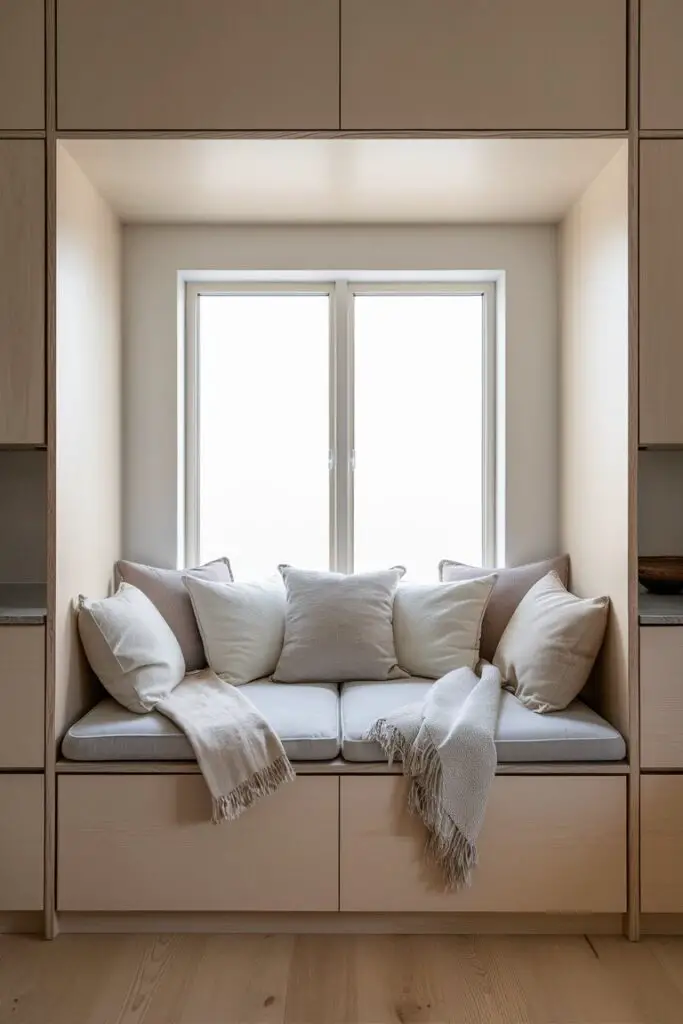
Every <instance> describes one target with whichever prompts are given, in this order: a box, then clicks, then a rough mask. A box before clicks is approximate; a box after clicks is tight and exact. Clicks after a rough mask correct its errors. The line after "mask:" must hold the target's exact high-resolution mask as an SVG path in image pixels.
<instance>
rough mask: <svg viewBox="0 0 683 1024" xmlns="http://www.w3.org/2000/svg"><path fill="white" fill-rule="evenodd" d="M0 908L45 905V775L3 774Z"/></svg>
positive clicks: (0, 781) (0, 785)
mask: <svg viewBox="0 0 683 1024" xmlns="http://www.w3.org/2000/svg"><path fill="white" fill-rule="evenodd" d="M0 822H1V823H2V827H1V828H0V911H4V910H40V909H41V908H42V906H43V776H42V775H0Z"/></svg>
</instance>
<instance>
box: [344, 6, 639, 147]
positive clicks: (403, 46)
mask: <svg viewBox="0 0 683 1024" xmlns="http://www.w3.org/2000/svg"><path fill="white" fill-rule="evenodd" d="M341 5H342V6H341V11H342V19H341V23H342V66H341V83H342V93H341V94H342V114H341V117H342V128H357V129H381V128H384V129H406V130H407V129H438V128H441V129H463V130H468V129H492V130H494V129H599V128H605V129H607V128H612V129H620V128H624V127H625V124H626V2H625V0H570V2H560V0H514V2H512V0H488V2H486V3H472V2H471V0H341Z"/></svg>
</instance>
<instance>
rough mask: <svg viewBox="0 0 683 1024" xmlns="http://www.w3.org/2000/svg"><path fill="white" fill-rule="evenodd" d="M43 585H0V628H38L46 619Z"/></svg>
mask: <svg viewBox="0 0 683 1024" xmlns="http://www.w3.org/2000/svg"><path fill="white" fill-rule="evenodd" d="M46 606H47V588H46V586H45V584H44V583H0V626H39V625H42V623H43V622H45V619H46V617H47V607H46Z"/></svg>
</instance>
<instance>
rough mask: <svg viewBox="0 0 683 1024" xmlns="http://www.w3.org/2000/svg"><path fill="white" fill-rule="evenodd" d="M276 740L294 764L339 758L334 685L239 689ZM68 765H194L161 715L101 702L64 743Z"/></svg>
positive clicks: (185, 745)
mask: <svg viewBox="0 0 683 1024" xmlns="http://www.w3.org/2000/svg"><path fill="white" fill-rule="evenodd" d="M240 690H241V692H242V693H244V694H246V696H247V697H249V699H250V700H251V701H252V702H253V703H254V704H255V705H256V707H257V708H258V710H259V711H260V712H261V713H262V714H263V716H264V717H265V718H266V719H267V720H268V721H269V722H270V724H271V725H272V727H273V729H274V730H275V732H277V734H278V735H279V737H280V739H281V740H282V743H283V745H284V748H285V750H286V752H287V756H288V757H289V758H290V760H292V761H329V760H332V758H335V757H336V756H337V755H338V754H339V747H340V737H339V697H338V692H337V687H336V686H335V685H334V684H332V683H321V684H320V685H308V686H297V685H292V686H290V685H288V684H285V683H272V682H270V681H269V680H258V681H257V682H253V683H247V684H246V685H245V686H242V687H240ZM62 754H63V755H64V757H65V758H67V759H68V760H70V761H194V759H195V757H194V753H193V752H192V748H191V747H190V744H189V743H188V741H187V739H186V738H185V735H184V733H182V732H181V731H180V729H179V728H178V727H177V726H176V725H174V723H173V722H171V721H170V720H169V719H168V718H165V717H164V715H161V714H159V713H158V712H156V711H151V712H150V713H149V714H146V715H136V714H133V713H132V712H131V711H127V710H126V708H124V707H121V705H120V704H117V703H116V701H113V700H103V701H101V702H100V703H99V704H97V705H96V706H95V707H94V708H93V709H92V711H89V712H88V713H87V715H85V716H84V717H83V718H81V719H80V721H78V722H76V723H75V724H74V725H72V726H71V728H70V729H69V731H68V732H67V734H66V736H65V737H64V741H63V743H62Z"/></svg>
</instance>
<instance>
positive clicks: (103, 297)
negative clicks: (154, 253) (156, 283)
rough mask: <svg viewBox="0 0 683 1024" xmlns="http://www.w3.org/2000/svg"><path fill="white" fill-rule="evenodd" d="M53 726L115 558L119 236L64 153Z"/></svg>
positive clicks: (79, 702) (74, 686)
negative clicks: (80, 614)
mask: <svg viewBox="0 0 683 1024" xmlns="http://www.w3.org/2000/svg"><path fill="white" fill-rule="evenodd" d="M56 369H57V372H56V403H57V410H56V413H57V415H56V422H57V435H56V446H55V447H56V488H55V490H56V563H57V564H56V595H55V657H56V720H57V735H58V737H59V735H60V733H61V732H62V731H63V728H64V726H66V725H68V724H70V722H71V721H73V719H74V718H75V717H77V716H78V714H79V713H82V710H83V708H84V707H85V706H86V705H87V704H88V703H89V693H88V686H89V680H90V673H89V672H88V671H87V668H86V666H85V663H84V657H83V653H82V650H81V647H80V644H79V642H78V637H77V633H76V619H75V615H74V611H73V600H74V598H75V597H77V595H78V594H79V593H84V594H87V595H89V596H93V597H97V596H104V595H106V593H107V591H108V589H109V586H110V581H111V577H112V569H113V563H114V561H115V560H116V559H117V558H119V557H120V554H121V232H120V229H119V224H118V221H117V219H116V217H114V215H113V214H112V212H111V210H110V209H109V207H108V206H107V204H106V203H105V202H104V200H103V199H102V198H101V197H100V195H99V194H98V193H97V192H96V191H95V189H94V188H93V187H92V185H91V184H90V182H89V181H88V179H87V178H86V177H85V176H84V174H83V172H82V171H81V170H80V168H79V167H78V166H77V165H76V163H74V161H73V159H72V158H71V157H70V156H69V155H68V153H66V151H65V150H64V149H63V147H60V148H59V151H58V163H57V368H56Z"/></svg>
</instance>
